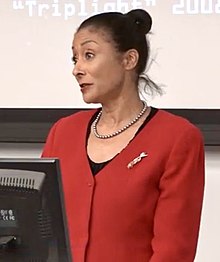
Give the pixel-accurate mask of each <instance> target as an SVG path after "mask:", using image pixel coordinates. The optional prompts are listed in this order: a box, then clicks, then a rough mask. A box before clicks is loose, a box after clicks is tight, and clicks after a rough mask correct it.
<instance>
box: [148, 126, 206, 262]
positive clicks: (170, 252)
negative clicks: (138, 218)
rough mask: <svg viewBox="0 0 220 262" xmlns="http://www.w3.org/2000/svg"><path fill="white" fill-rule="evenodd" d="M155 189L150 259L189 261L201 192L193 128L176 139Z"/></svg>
mask: <svg viewBox="0 0 220 262" xmlns="http://www.w3.org/2000/svg"><path fill="white" fill-rule="evenodd" d="M159 190H160V197H159V200H158V203H157V207H156V210H155V217H154V238H153V240H152V248H153V256H152V257H151V259H150V262H192V261H194V257H195V253H196V247H197V241H198V232H199V225H200V216H201V209H202V201H203V192H204V146H203V139H202V136H201V133H200V132H199V130H198V129H197V128H196V127H194V126H190V128H187V129H186V130H185V131H183V132H182V134H181V135H180V136H179V138H178V139H176V141H175V143H174V146H173V148H172V150H171V153H170V156H169V158H168V161H167V164H166V169H165V172H164V174H163V175H162V177H161V179H160V184H159Z"/></svg>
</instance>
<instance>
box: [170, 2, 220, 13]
mask: <svg viewBox="0 0 220 262" xmlns="http://www.w3.org/2000/svg"><path fill="white" fill-rule="evenodd" d="M213 13H216V14H220V0H217V1H213V0H179V2H178V3H176V4H174V5H173V14H177V15H178V14H190V15H194V14H213Z"/></svg>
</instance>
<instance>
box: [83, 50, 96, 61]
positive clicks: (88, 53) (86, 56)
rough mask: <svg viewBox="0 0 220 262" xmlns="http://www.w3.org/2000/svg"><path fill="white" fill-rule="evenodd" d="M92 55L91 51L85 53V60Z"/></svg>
mask: <svg viewBox="0 0 220 262" xmlns="http://www.w3.org/2000/svg"><path fill="white" fill-rule="evenodd" d="M93 57H94V54H93V53H92V52H86V53H85V58H86V60H91V59H92V58H93Z"/></svg>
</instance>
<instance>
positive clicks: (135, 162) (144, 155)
mask: <svg viewBox="0 0 220 262" xmlns="http://www.w3.org/2000/svg"><path fill="white" fill-rule="evenodd" d="M146 156H148V154H147V153H145V152H142V153H140V155H139V156H138V157H136V158H135V159H133V160H132V161H131V162H130V163H129V164H128V165H127V168H128V169H131V168H132V167H133V166H134V165H136V164H137V163H139V162H140V161H141V160H142V158H144V157H146Z"/></svg>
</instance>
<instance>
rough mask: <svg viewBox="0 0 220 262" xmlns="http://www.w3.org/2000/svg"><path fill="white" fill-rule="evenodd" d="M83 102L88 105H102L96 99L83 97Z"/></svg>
mask: <svg viewBox="0 0 220 262" xmlns="http://www.w3.org/2000/svg"><path fill="white" fill-rule="evenodd" d="M83 101H84V102H85V103H86V104H100V101H99V100H98V99H96V98H94V97H89V96H83Z"/></svg>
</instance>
